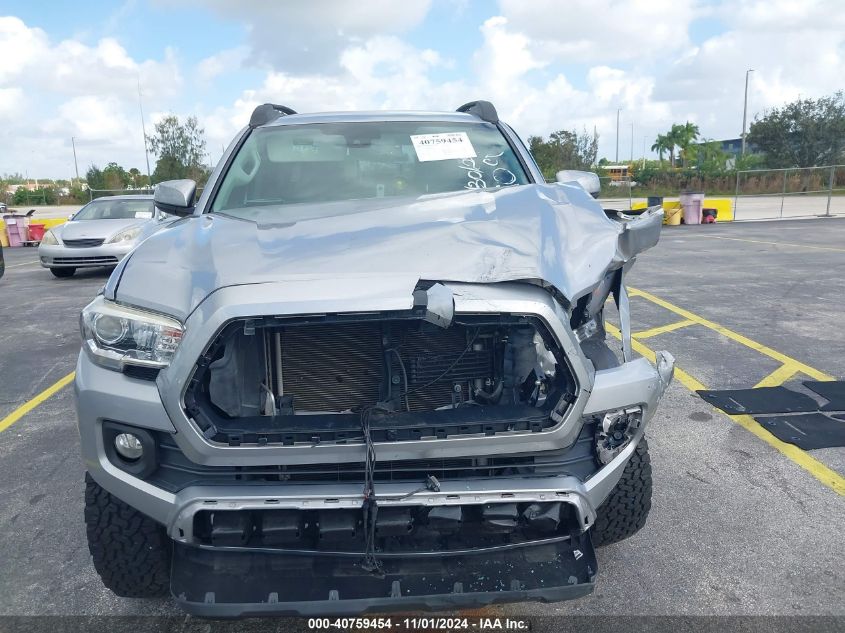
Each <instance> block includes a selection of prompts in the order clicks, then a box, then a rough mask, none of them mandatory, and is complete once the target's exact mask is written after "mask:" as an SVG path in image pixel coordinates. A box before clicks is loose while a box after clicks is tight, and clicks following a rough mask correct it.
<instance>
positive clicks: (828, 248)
mask: <svg viewBox="0 0 845 633" xmlns="http://www.w3.org/2000/svg"><path fill="white" fill-rule="evenodd" d="M698 237H704V238H707V239H711V240H731V241H733V242H750V243H751V244H771V245H773V246H790V247H793V248H812V249H813V250H817V251H834V252H835V253H845V248H833V247H831V246H813V245H811V244H795V243H793V242H767V241H766V240H746V239H743V238H741V237H722V236H720V235H699V236H698Z"/></svg>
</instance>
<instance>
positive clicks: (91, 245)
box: [38, 195, 176, 277]
mask: <svg viewBox="0 0 845 633" xmlns="http://www.w3.org/2000/svg"><path fill="white" fill-rule="evenodd" d="M175 219H176V216H174V215H170V214H168V213H165V212H163V211H161V210H160V209H158V208H156V206H155V204H154V203H153V197H152V196H150V195H132V196H109V197H106V198H97V199H96V200H93V201H92V202H89V203H88V204H86V205H85V206H84V207H82V208H81V209H80V210H79V211H77V212H76V213H75V214H73V215H72V216H71V217H70V218H69V220H68V222H67V223H65V224H63V225H61V226H57V227H55V228H53V229H50V230H49V231H47V232H46V233H45V234H44V238H43V239H42V240H41V245H40V246H39V247H38V257H39V260H40V261H41V265H42V266H43V267H44V268H49V269H50V272H51V273H53V274H54V275H55V276H56V277H70V276H71V275H73V273H75V272H76V269H77V268H93V267H97V266H116V265H117V263H118V262H119V261H120V260H121V259H123V257H124V256H125V255H126V254H127V253H128V252H129V251H131V250H132V249H133V248H135V246H136V245H137V244H139V243H140V242H142V241H143V240H145V239H146V238H148V237H149V236H150V235H152V234H153V233H155V232H156V231H159V230H161V229H162V228H164V227H165V226H167V225H168V224H169V223H170V222H172V221H174V220H175Z"/></svg>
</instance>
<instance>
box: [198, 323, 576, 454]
mask: <svg viewBox="0 0 845 633" xmlns="http://www.w3.org/2000/svg"><path fill="white" fill-rule="evenodd" d="M429 312H430V310H429ZM556 354H558V352H557V351H556V347H555V344H554V341H553V340H552V339H551V337H550V336H549V335H548V333H547V332H546V331H545V328H544V327H543V326H542V325H541V324H540V323H539V322H537V321H535V320H532V319H529V318H524V317H511V316H506V315H500V316H497V315H487V316H484V317H472V316H465V317H453V320H451V321H450V322H449V323H448V324H447V323H445V321H443V320H440V321H438V322H437V323H432V322H431V320H427V319H422V318H393V319H383V320H378V319H370V320H360V321H348V320H340V319H337V320H334V321H333V322H325V321H323V322H318V323H311V322H302V321H295V322H291V321H288V322H285V321H284V320H281V319H279V320H270V319H267V320H260V319H249V320H245V321H239V322H235V323H232V324H230V325H229V326H228V327H227V328H226V329H225V330H224V331H223V333H222V334H221V335H220V337H219V339H218V340H217V342H216V343H215V344H213V345H212V347H211V348H210V350H209V351H208V353H207V354H206V356H204V357H203V358H202V359H201V360H200V363H199V364H198V367H197V371H196V373H195V375H194V377H193V379H192V381H191V384H190V385H189V389H188V392H187V394H186V405H187V408H188V412H189V415H192V416H194V417H195V419H196V417H197V416H196V413H197V412H199V411H204V412H205V414H206V416H205V417H206V418H207V419H208V420H209V422H208V423H207V424H205V425H203V424H200V427H201V428H202V429H203V431H204V432H207V433H211V435H209V436H210V437H211V436H213V435H214V433H215V432H216V431H215V429H214V428H212V430H211V431H208V427H215V428H220V427H228V428H230V429H234V430H235V431H237V432H235V433H228V435H227V437H229V439H226V440H225V441H230V440H231V437H232V436H234V437H235V438H236V439H235V441H236V443H239V442H240V441H242V440H241V439H240V438H241V436H242V435H244V434H249V433H250V432H251V431H253V430H255V429H258V428H261V429H267V430H271V431H278V432H282V431H284V430H286V429H287V430H296V432H297V433H299V435H296V436H295V437H294V436H291V439H290V440H284V439H283V440H282V441H283V443H289V442H291V443H296V442H301V441H302V440H303V438H302V434H303V433H305V432H307V430H308V428H310V427H309V424H313V428H315V429H318V428H320V429H327V428H331V429H335V430H337V429H341V428H343V429H345V428H347V426H348V427H349V429H350V431H354V429H355V428H359V427H360V425H359V424H358V422H357V419H358V418H357V417H356V416H359V415H360V414H361V412H362V411H363V410H365V409H366V408H374V409H376V410H377V414H376V416H375V417H374V418H373V419H374V421H375V426H374V429H375V433H376V434H378V433H380V432H381V431H379V430H378V429H380V428H382V427H383V426H384V425H383V424H382V426H381V427H380V426H379V423H380V422H382V421H383V420H384V418H385V417H391V418H395V419H396V420H397V421H398V420H400V418H401V416H407V419H405V423H404V425H401V424H400V425H399V427H397V430H395V431H389V430H388V431H387V435H386V436H385V437H383V438H382V439H381V440H380V441H384V440H385V439H387V440H390V439H398V440H401V439H415V438H419V437H425V436H428V435H434V436H436V437H445V436H446V435H447V434H454V433H455V432H465V433H478V432H483V433H484V434H491V433H495V432H500V431H503V430H520V429H524V430H540V429H541V428H544V427H545V426H547V425H546V424H545V422H537V421H532V418H537V415H536V414H539V420H540V421H542V420H544V419H546V418H547V417H548V416H547V415H544V414H543V413H542V411H545V409H546V408H550V407H547V400H548V399H549V398H550V396H554V398H553V399H554V402H551V401H550V402H548V404H549V405H550V406H553V405H554V404H555V403H557V402H558V401H559V400H560V398H561V397H562V396H567V395H568V396H569V397H571V394H572V393H573V391H574V384H573V382H572V379H571V377H570V373H569V371H568V366H567V364H566V363H565V361H564V360H563V358H562V357H560V356H559V355H556ZM468 407H469V408H473V407H475V408H477V410H478V412H479V414H480V413H481V409H482V408H484V409H485V415H484V416H481V417H479V420H474V419H473V416H472V414H471V413H467V414H466V415H462V416H458V417H455V416H451V417H448V416H447V417H443V418H442V420H439V422H440V424H441V425H443V424H445V425H446V427H449V428H438V429H436V430H432V431H431V432H428V431H425V430H419V426H420V424H421V423H422V424H423V425H425V424H428V425H431V426H432V427H434V426H438V418H437V417H433V416H431V415H429V416H428V417H427V418H425V417H421V416H420V415H419V414H422V413H424V412H429V414H431V413H439V412H444V413H445V412H447V411H456V410H458V409H467V408H468ZM490 407H493V408H494V409H499V407H512V408H513V410H512V411H511V412H510V413H509V414H508V416H504V417H502V418H501V421H498V420H499V417H500V416H497V415H496V414H494V413H492V412H491V411H490V410H489V408H490ZM538 409H539V410H540V411H538ZM502 410H503V411H504V409H502ZM531 411H534V412H536V414H535V413H530V412H531ZM306 416H308V417H306ZM326 416H329V417H331V416H335V417H336V420H335V422H332V421H331V420H330V419H328V418H326ZM415 416H416V417H415ZM344 418H350V421H352V420H354V424H347V425H346V426H344V422H343V421H342V420H343V419H344ZM482 418H483V419H482ZM403 419H404V418H403ZM507 419H512V420H515V421H516V420H519V421H520V422H519V423H518V425H515V424H514V423H510V424H509V423H508V422H507ZM261 420H264V422H261ZM295 420H298V422H295ZM215 421H216V422H215ZM228 421H233V422H236V424H234V426H232V425H231V424H229V422H228ZM482 422H484V423H486V424H484V425H483V426H482V424H481V423H482ZM470 423H475V424H474V425H472V424H470ZM552 423H553V422H549V424H552ZM409 425H412V426H414V427H415V429H410V430H409ZM457 427H460V428H461V429H464V430H463V431H459V430H458V429H457ZM356 435H358V436H360V433H354V432H350V433H349V434H347V435H346V436H340V437H338V436H337V434H336V435H335V436H332V437H331V438H330V439H331V440H334V441H336V440H338V439H343V438H344V437H347V438H348V439H353V438H354V437H355V436H356ZM308 437H309V439H308V441H313V442H320V441H324V439H325V437H324V436H322V435H319V434H317V435H312V436H308ZM379 437H381V436H379ZM247 441H248V440H247ZM268 441H273V440H268Z"/></svg>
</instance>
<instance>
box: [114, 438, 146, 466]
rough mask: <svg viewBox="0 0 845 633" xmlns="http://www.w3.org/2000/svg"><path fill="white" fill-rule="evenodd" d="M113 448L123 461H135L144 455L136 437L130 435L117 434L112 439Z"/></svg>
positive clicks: (139, 441)
mask: <svg viewBox="0 0 845 633" xmlns="http://www.w3.org/2000/svg"><path fill="white" fill-rule="evenodd" d="M114 448H115V450H116V451H117V452H118V454H119V455H120V456H121V457H123V458H124V459H128V460H129V461H133V462H134V461H135V460H136V459H139V458H140V457H141V455H143V454H144V446H143V445H142V444H141V440H140V439H139V438H138V436H136V435H133V434H132V433H119V434H118V435H116V436H115V438H114Z"/></svg>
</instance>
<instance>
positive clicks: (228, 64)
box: [196, 46, 249, 83]
mask: <svg viewBox="0 0 845 633" xmlns="http://www.w3.org/2000/svg"><path fill="white" fill-rule="evenodd" d="M248 56H249V48H248V47H246V46H236V47H235V48H227V49H224V50H222V51H220V52H219V53H215V54H214V55H210V56H209V57H206V58H205V59H203V60H202V61H200V63H199V64H197V70H196V77H197V79H199V80H200V81H201V82H204V83H208V82H210V81H211V80H212V79H215V78H216V77H219V76H220V75H223V74H225V73H229V72H233V71H237V70H238V69H239V68H241V66H242V65H243V63H244V61H245V60H246V58H247V57H248Z"/></svg>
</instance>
